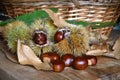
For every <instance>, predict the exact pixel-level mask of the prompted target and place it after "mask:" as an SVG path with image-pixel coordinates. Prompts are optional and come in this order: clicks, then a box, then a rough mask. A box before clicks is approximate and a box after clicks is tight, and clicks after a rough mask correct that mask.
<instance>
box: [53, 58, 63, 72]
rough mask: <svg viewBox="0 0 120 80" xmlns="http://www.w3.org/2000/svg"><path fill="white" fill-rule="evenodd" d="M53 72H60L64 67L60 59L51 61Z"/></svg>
mask: <svg viewBox="0 0 120 80" xmlns="http://www.w3.org/2000/svg"><path fill="white" fill-rule="evenodd" d="M52 64H53V71H54V72H62V71H63V70H64V68H65V63H64V62H63V61H62V60H56V61H53V62H52Z"/></svg>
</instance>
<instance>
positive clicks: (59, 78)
mask: <svg viewBox="0 0 120 80" xmlns="http://www.w3.org/2000/svg"><path fill="white" fill-rule="evenodd" d="M0 80H120V60H116V59H113V58H106V57H98V63H97V65H96V66H89V67H88V68H86V69H85V70H75V69H72V68H65V70H64V71H63V72H60V73H56V72H52V71H37V70H36V69H34V68H33V67H31V66H23V65H20V64H17V63H14V62H12V61H10V60H8V59H7V58H6V56H5V55H4V52H3V51H2V49H1V48H0Z"/></svg>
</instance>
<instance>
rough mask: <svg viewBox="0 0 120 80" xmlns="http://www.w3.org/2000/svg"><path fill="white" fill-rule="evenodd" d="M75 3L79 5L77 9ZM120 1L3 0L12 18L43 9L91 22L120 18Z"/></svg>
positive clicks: (111, 20) (68, 17) (69, 18)
mask: <svg viewBox="0 0 120 80" xmlns="http://www.w3.org/2000/svg"><path fill="white" fill-rule="evenodd" d="M72 1H73V2H74V1H77V4H78V3H79V6H80V8H79V9H78V8H76V5H75V3H73V2H72ZM118 1H119V0H60V1H58V0H20V1H18V0H3V3H2V4H3V5H4V6H5V9H6V11H7V13H8V15H10V16H12V17H16V16H19V15H21V14H24V13H29V12H32V11H34V10H38V9H41V8H51V7H53V8H54V7H56V8H59V13H60V16H61V17H63V18H64V19H68V20H78V21H80V20H82V21H89V22H106V21H107V22H113V21H116V19H117V18H118V17H119V16H120V4H118V3H119V2H118Z"/></svg>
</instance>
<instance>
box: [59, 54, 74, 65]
mask: <svg viewBox="0 0 120 80" xmlns="http://www.w3.org/2000/svg"><path fill="white" fill-rule="evenodd" d="M74 58H75V56H74V55H73V54H64V55H62V56H61V60H62V61H63V62H64V63H65V66H66V67H70V66H71V65H72V63H73V60H74Z"/></svg>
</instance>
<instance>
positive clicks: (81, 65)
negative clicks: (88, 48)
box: [40, 52, 97, 72]
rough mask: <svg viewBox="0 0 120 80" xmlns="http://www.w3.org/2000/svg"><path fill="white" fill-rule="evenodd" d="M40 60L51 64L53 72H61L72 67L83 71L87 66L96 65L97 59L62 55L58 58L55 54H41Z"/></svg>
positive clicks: (94, 57) (90, 56) (86, 56)
mask: <svg viewBox="0 0 120 80" xmlns="http://www.w3.org/2000/svg"><path fill="white" fill-rule="evenodd" d="M40 59H41V60H42V61H43V62H44V61H48V62H50V63H52V66H53V71H54V72H62V71H63V70H64V68H65V67H72V68H74V69H77V70H84V69H86V68H87V67H88V66H95V65H96V64H97V57H96V56H92V55H89V56H88V55H85V56H74V55H73V54H64V55H62V56H59V54H57V53H55V52H47V53H43V54H41V56H40Z"/></svg>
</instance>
